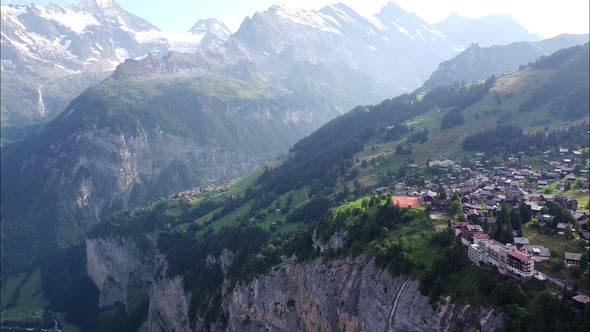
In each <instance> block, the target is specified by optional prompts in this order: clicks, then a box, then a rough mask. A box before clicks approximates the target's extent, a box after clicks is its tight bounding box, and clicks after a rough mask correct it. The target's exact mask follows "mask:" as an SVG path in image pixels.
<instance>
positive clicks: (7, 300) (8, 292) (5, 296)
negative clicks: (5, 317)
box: [0, 273, 28, 309]
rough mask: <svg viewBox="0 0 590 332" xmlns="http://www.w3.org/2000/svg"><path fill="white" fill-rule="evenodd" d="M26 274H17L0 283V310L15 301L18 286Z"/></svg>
mask: <svg viewBox="0 0 590 332" xmlns="http://www.w3.org/2000/svg"><path fill="white" fill-rule="evenodd" d="M27 275H28V274H27V273H18V274H15V275H12V276H9V277H8V278H6V280H3V281H2V296H1V298H0V304H1V308H2V309H4V308H5V307H7V306H8V305H10V304H12V301H13V300H16V299H15V297H14V296H15V294H16V291H17V288H18V286H19V285H20V284H21V282H23V280H24V279H25V278H26V277H27Z"/></svg>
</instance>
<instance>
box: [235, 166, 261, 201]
mask: <svg viewBox="0 0 590 332" xmlns="http://www.w3.org/2000/svg"><path fill="white" fill-rule="evenodd" d="M264 170H265V168H264V167H261V168H259V169H257V170H255V171H254V172H252V173H250V174H248V175H246V176H245V177H243V178H240V179H238V180H237V181H236V182H234V183H233V184H232V185H231V187H230V188H229V191H228V193H229V194H230V195H238V194H241V193H243V192H245V191H246V189H248V188H249V187H251V186H252V185H254V183H256V181H257V180H258V178H259V177H260V176H261V175H262V174H263V173H264Z"/></svg>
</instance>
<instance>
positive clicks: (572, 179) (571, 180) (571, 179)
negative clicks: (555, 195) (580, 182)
mask: <svg viewBox="0 0 590 332" xmlns="http://www.w3.org/2000/svg"><path fill="white" fill-rule="evenodd" d="M564 180H565V181H566V182H569V183H574V182H576V175H575V174H572V173H570V174H568V175H566V176H565V178H564Z"/></svg>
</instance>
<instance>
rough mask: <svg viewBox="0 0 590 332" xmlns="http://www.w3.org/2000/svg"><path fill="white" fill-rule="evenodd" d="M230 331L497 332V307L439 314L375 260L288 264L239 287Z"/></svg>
mask: <svg viewBox="0 0 590 332" xmlns="http://www.w3.org/2000/svg"><path fill="white" fill-rule="evenodd" d="M224 305H225V310H226V311H227V318H228V327H227V329H228V331H288V330H297V331H476V330H478V328H481V329H480V330H481V331H494V330H496V329H499V328H501V327H502V324H503V316H502V314H501V313H499V312H497V311H495V310H494V309H491V308H472V307H469V306H465V307H461V306H455V305H453V304H449V303H443V304H440V305H438V307H437V308H436V309H435V308H433V306H432V305H431V304H430V303H429V302H428V298H427V297H424V296H422V295H421V294H420V291H419V282H418V281H415V280H408V279H404V278H401V277H392V276H391V275H390V274H389V273H388V272H386V271H382V270H381V269H379V268H378V267H377V266H376V265H375V263H374V261H373V260H371V259H369V258H366V257H364V258H347V259H344V260H336V261H331V262H322V261H321V260H316V261H314V262H312V263H309V264H293V263H284V264H282V265H280V266H278V267H277V268H275V269H274V271H273V272H271V273H270V274H269V275H267V276H264V277H261V278H258V279H255V280H253V281H252V282H250V283H246V284H240V285H238V286H236V287H235V289H234V290H233V292H232V293H231V294H229V295H228V297H227V298H226V302H225V304H224Z"/></svg>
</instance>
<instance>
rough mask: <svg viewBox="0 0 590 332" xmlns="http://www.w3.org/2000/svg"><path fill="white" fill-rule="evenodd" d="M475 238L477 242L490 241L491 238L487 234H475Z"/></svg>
mask: <svg viewBox="0 0 590 332" xmlns="http://www.w3.org/2000/svg"><path fill="white" fill-rule="evenodd" d="M473 238H474V239H476V240H489V239H490V236H489V235H487V234H486V233H475V234H473Z"/></svg>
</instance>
